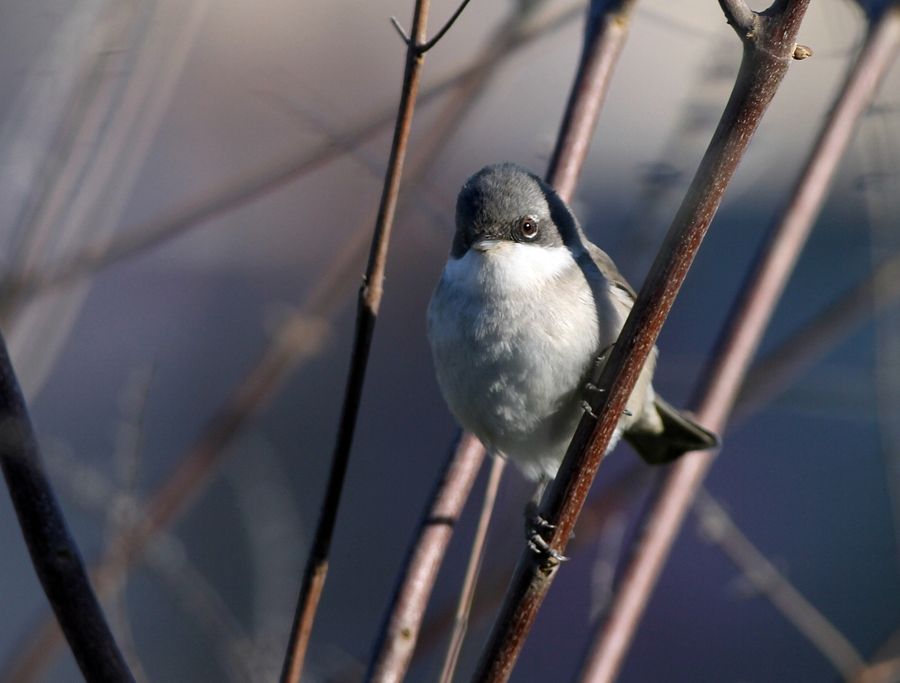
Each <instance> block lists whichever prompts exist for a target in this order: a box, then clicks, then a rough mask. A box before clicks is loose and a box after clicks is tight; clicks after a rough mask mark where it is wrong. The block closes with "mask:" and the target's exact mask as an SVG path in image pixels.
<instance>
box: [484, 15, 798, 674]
mask: <svg viewBox="0 0 900 683" xmlns="http://www.w3.org/2000/svg"><path fill="white" fill-rule="evenodd" d="M808 4H809V0H794V1H790V0H789V1H787V2H779V3H776V4H775V5H773V7H772V8H770V10H769V11H767V12H766V13H765V14H763V15H759V16H758V19H757V23H758V26H757V27H756V30H754V31H753V32H751V33H749V34H748V33H746V32H740V35H741V37H742V40H743V41H744V59H743V62H742V65H741V70H740V72H739V74H738V79H737V82H736V83H735V87H734V90H733V91H732V94H731V98H730V99H729V101H728V105H727V106H726V108H725V112H724V113H723V115H722V119H721V121H720V123H719V126H718V128H717V129H716V132H715V134H714V135H713V139H712V141H711V142H710V145H709V148H708V149H707V151H706V154H705V155H704V157H703V160H702V161H701V163H700V168H699V169H698V170H697V173H696V175H695V177H694V180H693V182H692V183H691V186H690V188H689V189H688V193H687V196H686V197H685V199H684V201H683V203H682V205H681V208H680V209H679V211H678V213H677V215H676V216H675V220H674V221H673V224H672V227H671V228H670V230H669V234H668V235H667V237H666V239H665V242H664V243H663V246H662V248H661V250H660V253H659V255H658V256H657V259H656V261H655V262H654V264H653V267H652V268H651V271H650V274H649V276H648V278H647V281H646V282H645V284H644V286H643V288H642V289H641V292H640V294H639V295H638V298H637V301H636V302H635V305H634V308H633V309H632V311H631V314H630V315H629V317H628V320H627V321H626V323H625V326H624V328H623V330H622V333H621V334H620V335H619V339H618V341H617V342H616V344H615V346H614V347H613V349H612V351H611V352H610V354H609V359H608V360H607V362H606V365H605V367H604V370H603V373H602V375H601V378H600V381H599V383H598V387H599V389H600V392H599V398H598V399H597V400H596V401H595V403H596V405H592V409H593V410H592V412H593V413H595V414H597V415H599V416H600V417H599V420H597V419H594V418H592V417H591V415H590V414H588V413H586V414H585V416H584V417H583V418H582V421H581V424H579V427H578V430H577V431H576V433H575V436H574V438H573V440H572V443H571V444H570V446H569V450H568V452H567V453H566V457H565V459H564V461H563V463H562V466H561V468H560V471H559V473H558V475H557V477H556V479H555V480H554V482H553V485H552V487H551V489H550V491H549V492H548V495H547V496H546V497H545V501H544V504H543V505H542V509H541V515H542V517H544V519H546V520H547V521H548V522H549V523H550V524H552V525H555V528H554V529H553V530H552V531H551V532H549V534H548V537H547V539H546V540H547V542H548V544H549V545H550V547H551V548H552V549H553V550H556V551H557V552H560V553H561V552H563V551H564V550H565V547H566V544H567V543H568V539H569V537H570V536H571V534H572V531H573V529H574V526H575V521H576V518H577V516H578V513H579V512H580V511H581V508H582V506H583V505H584V501H585V498H586V497H587V493H588V490H589V488H590V485H591V483H592V482H593V479H594V476H595V475H596V472H597V470H598V468H599V467H600V462H601V460H602V458H603V455H604V454H605V452H606V450H607V447H608V444H609V442H610V439H611V437H612V435H613V432H614V430H615V428H616V425H617V424H618V421H619V417H620V416H621V414H622V412H623V410H624V409H625V404H626V402H627V400H628V397H629V395H630V394H631V391H632V389H633V387H634V384H635V381H636V380H637V376H638V374H639V373H640V370H641V368H642V367H643V364H644V361H645V360H646V358H647V355H648V354H649V352H650V350H651V348H652V347H653V344H654V343H655V341H656V338H657V336H658V335H659V331H660V329H661V327H662V324H663V322H664V321H665V318H666V316H667V315H668V313H669V310H670V309H671V307H672V303H673V301H674V299H675V296H676V294H677V293H678V290H679V289H680V287H681V284H682V282H683V281H684V278H685V276H686V275H687V271H688V268H689V267H690V264H691V262H692V261H693V258H694V256H695V254H696V252H697V250H698V248H699V246H700V243H701V241H702V239H703V237H704V235H705V234H706V231H707V228H708V227H709V224H710V222H711V221H712V218H713V215H714V214H715V212H716V209H717V208H718V206H719V202H720V201H721V198H722V195H723V193H724V191H725V187H726V186H727V184H728V181H729V180H730V179H731V176H732V175H733V173H734V171H735V169H736V167H737V164H738V161H739V160H740V158H741V156H742V155H743V153H744V150H745V149H746V147H747V145H748V144H749V141H750V139H751V137H752V136H753V133H754V132H755V130H756V128H757V126H758V124H759V121H760V120H761V119H762V115H763V113H764V112H765V110H766V108H767V107H768V104H769V102H770V101H771V99H772V97H773V96H774V94H775V91H776V90H777V88H778V86H779V84H780V83H781V80H782V78H783V77H784V74H785V73H786V71H787V67H788V64H789V62H790V60H791V58H792V56H793V54H794V49H795V44H794V39H795V36H796V34H797V31H798V30H799V27H800V21H801V19H802V18H803V15H804V13H805V12H806V8H807V6H808ZM557 567H558V563H557V562H556V561H554V560H553V559H552V558H550V557H545V556H538V555H536V554H535V553H534V552H532V551H531V550H528V549H526V550H525V551H524V553H523V555H522V557H521V559H520V561H519V565H518V567H517V569H516V574H515V576H514V578H513V581H512V585H511V586H510V589H509V591H508V592H507V596H506V600H505V603H504V606H503V608H502V610H501V613H500V616H499V618H498V620H497V623H496V624H495V626H494V630H493V632H492V634H491V638H490V641H489V643H488V644H487V646H486V647H485V650H484V652H483V653H482V658H481V661H480V663H479V666H478V671H477V673H476V675H475V678H474V680H476V681H491V682H494V681H506V680H508V678H509V676H510V674H511V672H512V669H513V666H514V665H515V662H516V659H517V658H518V655H519V653H520V651H521V649H522V646H523V645H524V642H525V639H526V637H527V634H528V632H529V631H530V629H531V626H532V624H533V623H534V620H535V618H536V616H537V611H538V609H539V607H540V605H541V604H542V602H543V599H544V597H545V595H546V593H547V590H548V589H549V587H550V584H551V582H552V580H553V577H554V575H555V574H556V569H557Z"/></svg>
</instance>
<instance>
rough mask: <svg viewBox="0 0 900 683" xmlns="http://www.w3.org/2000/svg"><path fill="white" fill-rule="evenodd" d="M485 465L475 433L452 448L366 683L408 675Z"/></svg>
mask: <svg viewBox="0 0 900 683" xmlns="http://www.w3.org/2000/svg"><path fill="white" fill-rule="evenodd" d="M483 461H484V448H483V447H482V446H481V444H480V443H479V441H478V440H477V439H476V438H475V437H474V436H472V435H471V434H462V435H461V436H460V437H458V445H457V443H454V444H453V447H452V448H451V449H450V455H449V457H448V458H447V462H446V464H445V466H444V472H443V474H442V476H441V478H440V481H439V482H438V485H437V486H436V487H435V490H434V493H433V494H432V496H431V498H430V499H429V500H431V503H430V504H429V506H428V508H427V509H426V511H425V514H424V515H423V516H422V520H421V522H420V523H419V532H418V533H417V534H416V540H415V542H414V543H413V545H412V547H411V548H410V551H409V554H408V558H407V560H406V562H404V564H403V567H404V569H403V574H402V575H401V576H400V577H399V578H398V581H397V588H396V594H395V595H394V596H393V597H392V598H391V602H390V604H391V605H392V609H391V610H390V611H389V612H388V614H387V616H386V621H385V624H384V626H383V627H382V629H381V632H380V636H379V642H378V643H376V645H375V652H376V654H377V656H376V657H373V658H372V660H371V663H370V665H369V671H368V673H367V674H366V677H365V680H366V681H370V682H374V681H377V682H378V683H395V682H399V681H402V680H403V677H404V676H405V675H406V670H407V669H408V668H409V662H410V660H411V659H412V655H413V650H414V648H415V645H416V640H417V639H418V635H419V629H420V628H421V624H422V617H423V615H424V614H425V607H426V606H427V605H428V597H429V596H430V595H431V588H432V586H433V585H434V581H435V579H437V572H438V569H440V566H441V560H442V559H443V557H444V554H445V552H446V549H447V546H448V545H449V543H450V538H451V536H452V535H453V529H454V527H455V526H456V522H457V520H458V519H459V515H460V514H461V512H462V509H463V506H464V505H465V502H466V499H467V498H468V496H469V491H470V490H471V488H472V484H474V483H475V477H476V476H477V474H478V470H479V469H480V467H481V463H482V462H483Z"/></svg>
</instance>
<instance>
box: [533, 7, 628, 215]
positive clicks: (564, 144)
mask: <svg viewBox="0 0 900 683" xmlns="http://www.w3.org/2000/svg"><path fill="white" fill-rule="evenodd" d="M636 4H637V0H605V1H604V2H599V1H598V0H594V1H593V2H591V3H590V4H589V5H588V17H587V22H586V24H585V38H584V45H583V47H582V52H581V62H580V63H579V65H578V73H577V74H576V76H575V82H574V84H573V85H572V89H571V90H570V91H569V100H568V103H567V104H566V111H565V114H563V123H562V126H561V128H560V131H559V135H558V136H557V138H556V147H555V148H554V150H553V155H552V156H551V157H550V165H549V167H548V168H547V176H546V177H547V182H548V183H550V184H551V185H552V186H553V188H554V189H555V190H556V192H557V193H558V194H559V196H560V197H562V198H563V199H565V200H567V201H568V200H570V199H571V198H572V196H573V195H574V193H575V186H576V185H577V184H578V178H579V176H580V175H581V170H582V168H583V167H584V160H585V159H586V158H587V153H588V150H589V149H590V146H591V139H592V138H593V134H594V129H595V128H596V127H597V118H598V117H599V116H600V109H601V108H602V107H603V103H604V101H606V93H607V92H608V91H609V84H610V83H611V82H612V72H613V69H614V68H615V66H616V63H617V62H618V61H619V55H620V54H621V53H622V48H623V47H625V41H626V39H627V38H628V29H629V26H630V23H631V14H632V11H633V10H634V6H635V5H636Z"/></svg>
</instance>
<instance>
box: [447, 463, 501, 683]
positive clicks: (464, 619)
mask: <svg viewBox="0 0 900 683" xmlns="http://www.w3.org/2000/svg"><path fill="white" fill-rule="evenodd" d="M505 466H506V460H505V459H504V458H501V457H494V458H493V461H492V462H491V472H490V474H489V476H488V480H487V484H486V485H485V487H484V498H483V500H482V503H481V514H479V516H478V525H477V526H476V527H475V536H474V538H473V539H472V549H471V551H470V552H469V563H468V565H467V566H466V573H465V577H464V578H463V585H462V590H461V591H460V593H459V600H458V602H457V606H456V615H455V617H454V619H453V630H452V631H451V633H450V642H449V643H448V644H447V654H446V655H445V656H444V665H443V666H442V667H441V675H440V678H438V681H439V683H452V681H453V674H454V673H456V663H457V662H458V661H459V653H460V652H461V651H462V644H463V640H464V639H465V637H466V630H467V629H468V627H469V616H470V615H471V613H472V604H473V602H474V600H475V587H476V585H477V584H478V575H479V574H480V573H481V565H482V563H483V562H484V550H485V545H486V541H487V532H488V528H489V527H490V523H491V517H492V516H493V513H494V503H495V501H496V500H497V490H498V489H499V488H500V480H501V478H502V476H503V469H504V467H505Z"/></svg>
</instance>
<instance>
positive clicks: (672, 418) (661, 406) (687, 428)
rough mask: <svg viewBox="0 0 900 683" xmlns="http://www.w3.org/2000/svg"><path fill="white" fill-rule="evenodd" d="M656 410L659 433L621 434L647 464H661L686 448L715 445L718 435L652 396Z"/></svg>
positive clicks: (691, 449) (689, 449)
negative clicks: (659, 421) (659, 423)
mask: <svg viewBox="0 0 900 683" xmlns="http://www.w3.org/2000/svg"><path fill="white" fill-rule="evenodd" d="M656 410H657V412H658V413H659V416H660V418H661V419H662V425H663V430H662V432H661V433H659V432H657V433H652V432H649V431H639V430H634V431H629V432H626V433H625V438H626V439H627V440H628V442H629V443H630V444H631V445H632V446H633V447H634V448H635V450H637V452H638V453H639V454H640V456H641V457H642V458H643V459H644V460H645V461H646V462H648V463H649V464H651V465H664V464H665V463H668V462H672V461H673V460H675V459H677V458H678V457H680V456H681V455H683V454H684V453H687V452H689V451H703V450H707V449H710V448H716V447H717V446H718V445H719V437H718V436H716V435H715V434H713V433H712V432H711V431H709V430H708V429H705V428H703V427H701V426H700V425H699V424H697V423H696V422H695V421H694V419H693V418H692V417H691V416H690V415H688V414H687V413H684V412H682V411H680V410H678V409H676V408H673V407H672V406H671V405H669V404H668V403H667V402H666V401H664V400H663V399H661V398H660V397H659V396H657V397H656Z"/></svg>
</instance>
